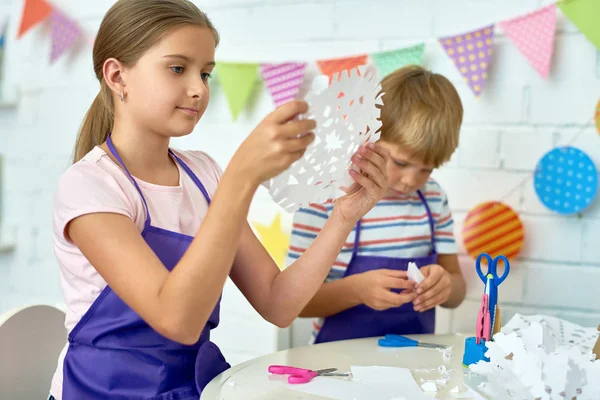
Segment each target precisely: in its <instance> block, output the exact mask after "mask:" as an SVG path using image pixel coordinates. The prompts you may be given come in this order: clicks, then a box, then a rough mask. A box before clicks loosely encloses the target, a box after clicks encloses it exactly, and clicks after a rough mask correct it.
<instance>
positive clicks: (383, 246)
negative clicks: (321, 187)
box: [287, 179, 457, 336]
mask: <svg viewBox="0 0 600 400" xmlns="http://www.w3.org/2000/svg"><path fill="white" fill-rule="evenodd" d="M421 192H422V193H423V195H424V197H425V199H426V200H427V204H428V206H429V209H430V210H431V213H432V215H433V219H434V226H435V247H436V251H437V252H438V253H439V254H455V253H456V252H457V249H456V242H455V240H454V221H453V220H452V213H451V212H450V207H449V205H448V199H447V197H446V194H445V193H444V191H443V190H442V188H441V187H440V185H438V183H437V182H435V181H434V180H433V179H429V180H428V181H427V183H426V184H425V185H424V186H423V187H422V188H421ZM332 209H333V204H332V203H327V204H312V205H311V206H310V207H307V208H301V209H299V210H298V211H297V212H296V214H295V215H294V223H293V228H292V235H291V238H290V248H289V252H288V257H287V265H289V264H291V263H292V262H294V261H295V260H296V259H297V258H298V257H300V255H301V254H302V253H303V252H304V251H305V250H306V248H307V247H308V246H309V245H310V243H311V242H312V241H313V240H314V239H315V238H316V237H317V235H318V234H319V232H320V231H321V229H322V228H323V225H325V221H327V218H329V215H330V214H331V210H332ZM354 235H355V231H354V230H353V231H352V232H351V233H350V235H349V236H348V238H347V239H346V243H345V244H344V246H343V248H342V251H341V252H340V254H339V255H338V257H337V258H336V260H335V263H334V264H333V266H332V268H331V271H330V272H329V274H328V276H327V280H326V281H327V282H330V281H333V280H336V279H340V278H342V277H343V276H344V274H345V272H346V267H347V266H348V263H349V262H350V259H351V257H352V249H353V246H354ZM431 251H432V248H431V229H430V226H429V220H428V218H427V211H426V209H425V206H424V204H423V202H422V201H421V199H420V198H419V196H418V195H417V193H416V192H415V193H411V194H407V195H402V196H394V197H385V198H383V199H382V200H381V201H379V203H377V204H376V205H375V207H373V209H371V210H370V211H369V212H368V213H367V214H366V215H365V216H364V217H363V219H362V226H361V230H360V242H359V248H358V254H359V255H365V256H380V257H396V258H412V257H421V256H425V255H428V254H430V253H431ZM322 323H323V321H322V319H316V320H315V321H314V324H313V325H314V328H315V331H314V332H313V335H314V336H316V332H318V329H319V328H320V326H321V325H322Z"/></svg>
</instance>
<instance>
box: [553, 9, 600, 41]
mask: <svg viewBox="0 0 600 400" xmlns="http://www.w3.org/2000/svg"><path fill="white" fill-rule="evenodd" d="M557 5H558V8H560V10H561V11H562V12H563V13H564V14H565V15H566V16H567V17H568V18H569V20H570V21H571V22H572V23H573V24H574V25H575V26H577V28H578V29H579V30H580V31H581V33H583V34H584V35H585V36H586V37H587V38H588V40H589V41H590V42H592V44H593V45H594V46H596V48H597V49H598V50H600V24H598V16H600V1H598V0H559V1H558V3H557Z"/></svg>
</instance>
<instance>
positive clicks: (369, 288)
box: [300, 269, 416, 317]
mask: <svg viewBox="0 0 600 400" xmlns="http://www.w3.org/2000/svg"><path fill="white" fill-rule="evenodd" d="M414 286H415V284H414V282H413V281H409V280H408V279H407V276H406V271H395V270H389V269H375V270H371V271H368V272H363V273H360V274H356V275H350V276H347V277H345V278H342V279H338V280H336V281H333V282H326V283H324V284H323V285H321V287H320V288H319V291H318V292H317V294H316V295H315V296H314V297H313V299H312V300H311V301H310V302H309V303H308V305H307V306H306V307H305V308H304V310H303V311H302V312H301V313H300V316H301V317H329V316H330V315H334V314H337V313H340V312H342V311H344V310H347V309H349V308H352V307H354V306H357V305H359V304H364V305H366V306H367V307H370V308H372V309H373V310H378V311H382V310H387V309H388V308H392V307H400V306H401V305H402V304H405V303H408V302H410V301H413V299H414V298H415V296H416V294H415V292H414V290H413V289H414ZM390 289H406V290H403V291H402V292H400V293H395V292H392V291H391V290H390Z"/></svg>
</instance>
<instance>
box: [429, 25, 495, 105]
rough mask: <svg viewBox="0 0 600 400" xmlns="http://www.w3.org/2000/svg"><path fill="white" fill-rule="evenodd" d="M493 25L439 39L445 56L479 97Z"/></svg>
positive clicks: (484, 76) (490, 48) (487, 62)
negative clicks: (446, 55)
mask: <svg viewBox="0 0 600 400" xmlns="http://www.w3.org/2000/svg"><path fill="white" fill-rule="evenodd" d="M493 38H494V25H489V26H486V27H483V28H481V29H478V30H475V31H472V32H467V33H464V34H461V35H456V36H448V37H443V38H440V43H441V44H442V47H443V48H444V50H445V51H446V54H448V56H449V57H450V58H451V59H452V61H453V62H454V64H455V65H456V68H458V70H459V71H460V74H461V75H462V76H463V78H464V79H465V81H466V82H467V83H468V85H469V87H470V88H471V90H472V91H473V93H474V94H475V96H477V97H479V96H480V95H481V90H482V89H483V85H484V83H485V80H486V79H487V77H488V75H487V70H488V67H489V65H490V59H491V56H492V53H493V50H492V39H493Z"/></svg>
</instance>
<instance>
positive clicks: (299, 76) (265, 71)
mask: <svg viewBox="0 0 600 400" xmlns="http://www.w3.org/2000/svg"><path fill="white" fill-rule="evenodd" d="M305 69H306V64H305V63H283V64H261V66H260V72H261V74H262V77H263V79H264V81H265V85H267V89H268V90H269V93H270V94H271V97H272V98H273V102H274V103H275V107H279V106H280V105H282V104H284V103H287V102H288V101H290V100H293V99H294V98H296V96H297V95H298V90H299V89H300V85H301V84H302V80H303V79H304V70H305Z"/></svg>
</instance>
